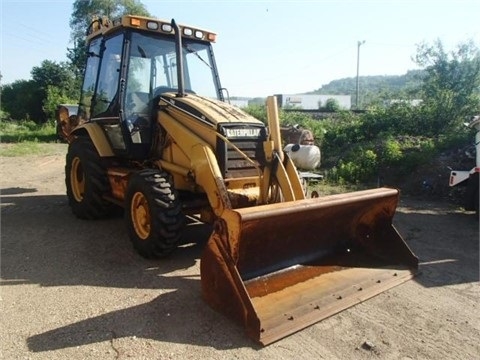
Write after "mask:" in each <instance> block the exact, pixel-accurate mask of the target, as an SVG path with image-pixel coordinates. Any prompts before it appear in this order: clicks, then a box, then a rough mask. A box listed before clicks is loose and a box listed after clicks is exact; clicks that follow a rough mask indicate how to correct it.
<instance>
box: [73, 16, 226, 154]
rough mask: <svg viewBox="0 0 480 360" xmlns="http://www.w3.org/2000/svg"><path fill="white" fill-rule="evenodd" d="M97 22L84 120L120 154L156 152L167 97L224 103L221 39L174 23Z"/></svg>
mask: <svg viewBox="0 0 480 360" xmlns="http://www.w3.org/2000/svg"><path fill="white" fill-rule="evenodd" d="M96 21H97V24H93V23H92V24H93V25H92V27H91V28H92V32H91V34H89V35H88V38H87V41H88V44H89V45H88V52H87V65H86V69H85V75H84V82H83V86H82V94H81V98H80V104H79V111H78V116H79V118H80V120H84V121H90V122H97V123H98V124H100V125H101V127H102V128H103V130H104V131H105V133H106V135H107V138H108V139H109V141H110V144H111V146H112V148H113V151H114V152H115V154H116V155H118V156H126V157H129V158H133V159H135V158H138V159H141V158H145V156H146V155H147V154H148V153H149V152H150V150H151V147H152V142H153V133H154V129H155V126H156V121H155V119H156V113H157V105H158V102H159V98H160V95H161V94H163V93H167V92H173V93H178V95H177V96H185V95H186V96H188V94H189V93H194V94H197V95H200V96H205V97H210V98H214V99H219V100H223V97H222V93H221V91H220V88H221V86H220V81H219V77H218V72H217V68H216V64H215V59H214V55H213V50H212V46H211V43H212V42H213V41H214V40H215V34H213V33H211V32H207V31H204V30H199V29H194V28H191V27H186V26H178V27H177V25H176V24H175V23H174V21H173V20H172V23H171V24H170V23H167V22H163V21H161V20H157V19H150V18H144V17H136V16H135V17H134V16H124V17H122V18H120V19H118V20H116V21H114V22H113V23H112V22H109V21H107V20H103V21H99V20H96ZM174 26H175V27H176V28H178V29H179V32H180V33H181V38H180V39H178V38H179V36H176V35H175V27H174ZM179 42H180V43H181V51H177V49H176V44H177V43H179ZM177 53H179V54H180V53H181V55H180V56H181V57H182V59H181V62H182V65H183V66H180V68H181V69H182V70H181V71H179V69H178V67H179V61H178V60H179V59H178V56H177Z"/></svg>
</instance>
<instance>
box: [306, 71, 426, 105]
mask: <svg viewBox="0 0 480 360" xmlns="http://www.w3.org/2000/svg"><path fill="white" fill-rule="evenodd" d="M421 75H422V70H409V71H408V72H407V73H406V74H405V75H375V76H360V77H359V81H358V82H359V88H360V94H361V96H360V99H362V102H363V103H368V102H370V101H371V100H372V99H374V98H378V97H379V96H382V95H383V96H395V95H400V94H405V93H407V92H408V93H411V94H415V92H416V91H415V89H417V88H418V86H419V85H420V78H421ZM356 89H357V78H356V77H349V78H343V79H338V80H333V81H331V82H329V83H328V84H326V85H322V87H320V88H319V89H317V90H314V91H310V92H307V93H306V94H324V95H327V94H332V95H351V96H352V99H354V98H355V95H356Z"/></svg>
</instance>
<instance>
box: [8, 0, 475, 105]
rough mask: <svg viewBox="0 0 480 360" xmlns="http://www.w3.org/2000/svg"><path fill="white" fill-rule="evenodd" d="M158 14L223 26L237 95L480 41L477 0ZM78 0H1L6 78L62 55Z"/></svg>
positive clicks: (397, 68)
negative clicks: (426, 46)
mask: <svg viewBox="0 0 480 360" xmlns="http://www.w3.org/2000/svg"><path fill="white" fill-rule="evenodd" d="M142 3H143V4H144V5H145V6H146V8H147V10H148V11H149V12H150V13H151V14H152V15H154V16H155V17H158V18H162V19H167V20H170V19H171V18H175V20H176V21H177V22H178V23H182V24H191V25H194V26H198V27H201V28H205V29H209V30H212V31H215V32H217V34H218V37H217V42H216V44H214V49H215V54H216V60H217V65H218V68H219V72H220V77H221V82H222V85H223V86H224V87H227V88H228V89H229V92H230V95H235V96H252V97H253V96H267V95H271V94H274V93H289V94H292V93H302V92H307V91H312V90H315V89H318V88H319V87H321V86H322V85H323V84H327V83H329V82H330V81H331V80H335V79H340V78H345V77H354V76H356V71H357V70H356V69H357V42H358V41H363V40H365V44H363V45H361V47H360V75H401V74H405V73H406V71H407V70H409V69H415V68H416V65H415V64H414V63H413V62H412V60H411V58H412V56H413V55H414V54H415V52H416V45H417V44H419V43H421V42H427V43H430V44H431V43H433V42H434V41H435V40H436V39H440V40H441V41H442V42H443V43H444V45H445V46H446V48H447V49H449V50H453V49H454V47H455V46H456V45H457V44H458V43H460V42H464V41H467V40H474V41H475V43H476V45H477V46H480V22H479V19H480V18H479V14H480V1H479V0H456V1H455V0H450V1H447V0H436V1H433V0H432V1H428V0H417V1H408V0H403V1H393V0H391V1H389V0H383V1H364V0H358V1H341V0H338V1H333V0H331V1H321V0H317V1H306V0H303V1H302V0H300V1H282V0H276V1H248V0H247V1H227V0H224V1H221V0H217V1H194V0H190V1H171V0H163V1H160V0H156V1H155V0H148V1H147V0H143V1H142ZM72 9H73V0H72V1H69V0H56V1H55V0H50V1H42V0H37V1H34V0H15V1H14V0H0V13H1V24H0V39H1V42H0V44H1V45H0V48H1V49H0V71H1V74H2V84H8V83H11V82H13V81H15V80H20V79H25V80H27V79H29V78H30V71H31V69H32V67H34V66H39V65H40V64H41V62H42V61H43V60H45V59H48V60H53V61H57V62H59V61H65V60H66V56H65V54H66V49H67V47H71V46H72V44H71V43H70V27H69V20H70V16H71V13H72Z"/></svg>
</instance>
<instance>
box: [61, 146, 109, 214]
mask: <svg viewBox="0 0 480 360" xmlns="http://www.w3.org/2000/svg"><path fill="white" fill-rule="evenodd" d="M65 185H66V187H67V196H68V202H69V204H70V207H71V208H72V212H73V213H74V214H75V215H76V216H77V217H78V218H81V219H90V220H93V219H101V218H104V217H106V216H107V215H109V214H110V212H111V208H112V206H113V205H112V204H111V203H109V202H108V201H106V200H105V199H104V198H103V196H104V195H106V194H108V193H109V192H110V184H109V182H108V177H107V172H106V170H105V168H104V167H103V166H102V163H101V158H100V156H99V155H98V152H97V150H96V148H95V146H94V145H93V143H92V141H91V140H90V139H89V138H83V137H79V138H76V139H75V140H73V142H72V143H71V144H70V145H69V147H68V153H67V157H66V165H65Z"/></svg>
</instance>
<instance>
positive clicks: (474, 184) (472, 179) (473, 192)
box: [449, 115, 480, 216]
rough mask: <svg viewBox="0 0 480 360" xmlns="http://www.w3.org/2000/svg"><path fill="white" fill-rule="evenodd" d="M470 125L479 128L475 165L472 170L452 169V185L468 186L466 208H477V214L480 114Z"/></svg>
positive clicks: (479, 167)
mask: <svg viewBox="0 0 480 360" xmlns="http://www.w3.org/2000/svg"><path fill="white" fill-rule="evenodd" d="M467 126H468V127H470V128H473V129H475V130H477V133H476V134H475V167H473V168H472V169H471V170H452V171H450V180H449V185H450V187H453V186H458V185H463V186H467V191H466V193H465V202H464V205H463V206H464V208H465V210H475V212H476V213H477V216H478V215H479V209H478V203H479V193H478V185H479V178H478V174H479V172H480V115H477V116H474V117H472V119H471V121H470V122H469V123H468V124H467Z"/></svg>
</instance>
